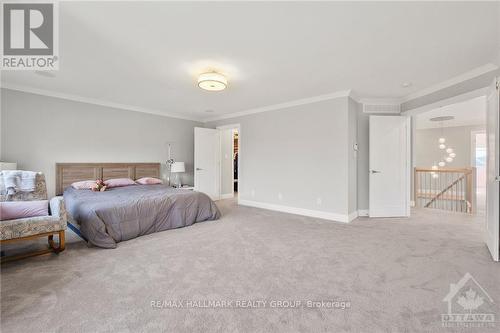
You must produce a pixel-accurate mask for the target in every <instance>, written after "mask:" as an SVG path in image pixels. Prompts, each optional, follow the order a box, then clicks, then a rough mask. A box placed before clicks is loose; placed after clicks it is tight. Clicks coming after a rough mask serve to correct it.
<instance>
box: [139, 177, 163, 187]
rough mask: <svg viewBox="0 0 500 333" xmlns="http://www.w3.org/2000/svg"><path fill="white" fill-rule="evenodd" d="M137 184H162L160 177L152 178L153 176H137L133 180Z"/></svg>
mask: <svg viewBox="0 0 500 333" xmlns="http://www.w3.org/2000/svg"><path fill="white" fill-rule="evenodd" d="M135 182H136V183H137V184H141V185H156V184H163V182H162V181H161V179H158V178H153V177H142V178H139V179H137V180H136V181H135Z"/></svg>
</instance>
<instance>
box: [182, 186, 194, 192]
mask: <svg viewBox="0 0 500 333" xmlns="http://www.w3.org/2000/svg"><path fill="white" fill-rule="evenodd" d="M178 188H179V189H181V190H188V191H194V186H182V187H178Z"/></svg>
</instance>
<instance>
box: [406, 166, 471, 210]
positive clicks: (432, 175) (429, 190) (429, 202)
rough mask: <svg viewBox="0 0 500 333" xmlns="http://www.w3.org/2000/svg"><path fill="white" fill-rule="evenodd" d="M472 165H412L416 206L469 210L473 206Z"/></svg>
mask: <svg viewBox="0 0 500 333" xmlns="http://www.w3.org/2000/svg"><path fill="white" fill-rule="evenodd" d="M475 174H476V173H475V168H474V167H472V168H439V169H436V170H434V169H432V168H415V169H414V183H413V186H414V200H415V205H416V206H417V207H425V208H438V209H445V210H451V211H459V212H467V213H472V212H473V210H474V209H475V208H474V207H475V195H474V193H475Z"/></svg>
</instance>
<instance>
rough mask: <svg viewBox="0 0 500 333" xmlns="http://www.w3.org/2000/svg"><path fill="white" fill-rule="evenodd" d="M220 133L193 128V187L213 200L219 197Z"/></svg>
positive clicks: (207, 129)
mask: <svg viewBox="0 0 500 333" xmlns="http://www.w3.org/2000/svg"><path fill="white" fill-rule="evenodd" d="M219 154H220V133H219V130H216V129H211V128H201V127H195V128H194V189H195V190H196V191H199V192H203V193H206V194H207V195H208V196H210V197H211V198H212V199H213V200H219V199H220V159H219Z"/></svg>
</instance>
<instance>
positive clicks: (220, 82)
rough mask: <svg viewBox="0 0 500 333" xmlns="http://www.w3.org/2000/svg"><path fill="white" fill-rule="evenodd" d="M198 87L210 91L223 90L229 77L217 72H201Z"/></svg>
mask: <svg viewBox="0 0 500 333" xmlns="http://www.w3.org/2000/svg"><path fill="white" fill-rule="evenodd" d="M198 87H200V88H201V89H204V90H208V91H221V90H224V89H226V87H227V79H226V77H225V76H224V75H222V74H220V73H217V72H208V73H203V74H200V76H199V77H198Z"/></svg>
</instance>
